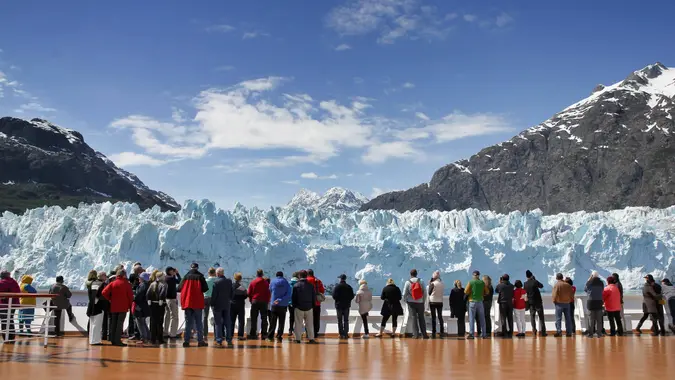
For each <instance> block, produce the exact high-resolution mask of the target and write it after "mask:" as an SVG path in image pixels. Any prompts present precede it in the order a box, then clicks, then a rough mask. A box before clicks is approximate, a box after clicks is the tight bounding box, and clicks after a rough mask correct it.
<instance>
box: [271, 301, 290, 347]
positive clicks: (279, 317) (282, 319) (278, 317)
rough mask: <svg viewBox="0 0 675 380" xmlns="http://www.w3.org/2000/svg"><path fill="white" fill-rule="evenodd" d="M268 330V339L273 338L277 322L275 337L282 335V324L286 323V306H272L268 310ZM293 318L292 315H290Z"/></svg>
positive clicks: (281, 336)
mask: <svg viewBox="0 0 675 380" xmlns="http://www.w3.org/2000/svg"><path fill="white" fill-rule="evenodd" d="M270 316H271V320H270V332H269V334H267V338H268V339H273V338H274V330H277V323H278V324H279V329H278V330H277V338H279V339H281V338H283V337H284V326H285V325H286V306H272V310H271V311H270ZM291 319H293V317H291Z"/></svg>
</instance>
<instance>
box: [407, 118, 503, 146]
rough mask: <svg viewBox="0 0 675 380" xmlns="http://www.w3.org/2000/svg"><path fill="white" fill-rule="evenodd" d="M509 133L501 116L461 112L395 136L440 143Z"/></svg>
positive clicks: (408, 139)
mask: <svg viewBox="0 0 675 380" xmlns="http://www.w3.org/2000/svg"><path fill="white" fill-rule="evenodd" d="M510 131H513V128H512V127H511V126H510V125H509V123H508V122H507V121H506V120H505V119H504V118H503V117H502V116H499V115H491V114H473V115H466V114H463V113H461V112H453V113H451V114H449V115H447V116H445V117H444V118H442V119H441V120H435V121H432V122H431V123H430V124H428V125H426V126H424V127H419V128H408V129H403V130H400V131H397V132H396V133H395V135H396V137H398V138H399V139H401V140H405V141H411V140H423V139H433V140H435V141H436V142H439V143H442V142H448V141H453V140H459V139H463V138H467V137H471V136H483V135H490V134H494V133H501V132H510Z"/></svg>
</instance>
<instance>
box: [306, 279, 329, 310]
mask: <svg viewBox="0 0 675 380" xmlns="http://www.w3.org/2000/svg"><path fill="white" fill-rule="evenodd" d="M307 282H309V283H310V284H312V286H313V287H314V290H315V291H316V294H325V293H326V288H324V287H323V282H321V280H319V279H318V278H316V277H314V276H308V277H307ZM314 306H321V302H319V301H314Z"/></svg>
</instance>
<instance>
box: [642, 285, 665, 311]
mask: <svg viewBox="0 0 675 380" xmlns="http://www.w3.org/2000/svg"><path fill="white" fill-rule="evenodd" d="M660 299H661V295H660V294H657V293H656V290H655V289H654V284H647V283H645V285H644V286H643V287H642V303H644V304H645V307H646V308H647V313H650V314H656V313H658V311H659V308H658V306H659V300H660Z"/></svg>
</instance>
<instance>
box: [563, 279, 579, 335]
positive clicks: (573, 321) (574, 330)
mask: <svg viewBox="0 0 675 380" xmlns="http://www.w3.org/2000/svg"><path fill="white" fill-rule="evenodd" d="M565 282H566V283H568V284H570V286H571V287H572V302H570V319H571V321H570V323H571V324H572V334H576V333H577V320H576V317H575V314H574V310H575V306H574V302H575V301H574V300H575V297H576V295H577V287H576V286H574V281H572V279H571V278H570V277H565Z"/></svg>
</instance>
